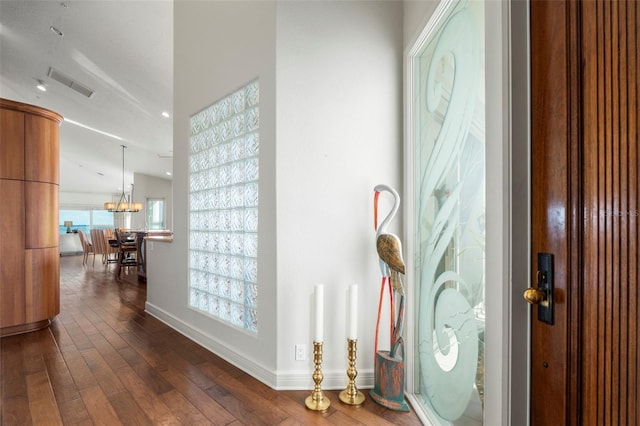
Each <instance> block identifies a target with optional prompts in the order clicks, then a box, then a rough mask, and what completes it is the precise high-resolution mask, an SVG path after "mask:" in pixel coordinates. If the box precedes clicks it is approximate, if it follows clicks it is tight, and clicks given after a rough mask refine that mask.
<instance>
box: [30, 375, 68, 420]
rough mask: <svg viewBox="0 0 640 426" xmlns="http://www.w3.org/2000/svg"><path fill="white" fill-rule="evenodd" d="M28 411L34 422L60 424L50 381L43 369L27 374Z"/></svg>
mask: <svg viewBox="0 0 640 426" xmlns="http://www.w3.org/2000/svg"><path fill="white" fill-rule="evenodd" d="M27 394H28V395H29V411H30V412H31V418H32V419H33V423H34V424H50V425H61V424H62V418H61V417H60V411H58V404H57V403H56V398H55V397H54V395H53V389H51V382H49V377H48V375H47V372H46V370H45V371H39V372H37V373H34V374H29V375H28V376H27Z"/></svg>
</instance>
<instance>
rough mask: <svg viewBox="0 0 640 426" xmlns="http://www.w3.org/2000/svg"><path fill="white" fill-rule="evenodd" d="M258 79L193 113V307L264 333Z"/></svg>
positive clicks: (191, 170)
mask: <svg viewBox="0 0 640 426" xmlns="http://www.w3.org/2000/svg"><path fill="white" fill-rule="evenodd" d="M259 100H260V87H259V82H258V81H257V80H255V81H252V82H250V83H249V84H247V85H246V86H244V87H242V88H241V89H239V90H237V91H235V92H234V93H231V94H230V95H229V96H226V97H225V98H223V99H220V100H219V101H217V102H216V103H214V104H213V105H210V106H209V107H207V108H205V109H204V110H202V111H200V112H198V113H196V114H195V115H193V116H191V122H190V137H189V142H190V144H189V145H190V152H189V215H190V217H189V219H190V220H189V306H190V307H191V308H193V309H197V310H199V311H202V312H205V313H207V314H209V315H212V316H214V317H216V318H218V319H220V320H223V321H226V322H228V323H230V324H233V325H234V326H236V327H240V328H242V329H245V330H248V331H251V332H255V333H257V331H258V316H257V307H258V177H259V161H258V160H259V145H260V144H259V139H260V137H259V132H258V130H259V125H260V120H259V117H260V114H259V108H258V107H259Z"/></svg>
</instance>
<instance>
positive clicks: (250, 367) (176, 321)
mask: <svg viewBox="0 0 640 426" xmlns="http://www.w3.org/2000/svg"><path fill="white" fill-rule="evenodd" d="M145 311H146V312H147V313H148V314H149V315H151V316H153V317H154V318H156V319H158V320H159V321H162V322H163V323H165V324H166V325H168V326H169V327H171V328H172V329H174V330H176V331H177V332H179V333H180V334H182V335H183V336H185V337H186V338H188V339H190V340H193V341H194V342H196V343H197V344H199V345H200V346H202V347H204V348H206V349H207V350H209V351H211V352H212V353H214V354H216V355H217V356H219V357H220V358H222V359H224V360H225V361H227V362H229V363H230V364H233V365H234V366H236V367H238V368H239V369H240V370H242V371H244V372H245V373H247V374H249V375H250V376H252V377H254V378H255V379H257V380H259V381H261V382H262V383H264V384H266V385H267V386H269V387H271V388H273V389H276V390H304V389H309V390H312V389H313V386H314V383H313V379H312V378H311V376H312V374H313V371H304V370H296V371H287V372H280V371H277V372H273V371H270V370H268V369H266V368H264V367H263V366H261V365H259V364H257V363H255V362H253V361H252V360H250V359H248V358H246V357H245V356H243V355H242V354H239V353H237V352H235V351H233V350H232V349H231V348H230V347H229V346H228V345H226V344H223V343H221V342H219V341H218V340H216V338H215V337H214V336H211V335H210V334H208V333H206V332H204V331H203V330H200V329H198V328H196V327H193V326H192V325H191V324H188V323H186V322H184V321H182V320H181V319H180V318H177V317H176V316H174V315H172V314H170V313H169V312H167V311H165V310H163V309H161V308H159V307H157V306H155V305H153V304H151V303H149V302H146V303H145ZM322 374H323V376H324V378H323V380H322V388H323V389H326V390H335V389H344V388H345V387H346V385H347V383H348V378H347V375H346V374H347V373H346V369H345V370H344V371H323V372H322ZM356 386H357V387H358V388H362V389H368V388H372V387H373V370H372V369H370V370H367V371H363V372H361V371H358V375H357V377H356Z"/></svg>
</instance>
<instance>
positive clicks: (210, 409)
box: [162, 368, 235, 425]
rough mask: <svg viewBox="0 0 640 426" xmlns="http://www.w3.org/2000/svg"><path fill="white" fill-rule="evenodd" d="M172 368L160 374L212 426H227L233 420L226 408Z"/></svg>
mask: <svg viewBox="0 0 640 426" xmlns="http://www.w3.org/2000/svg"><path fill="white" fill-rule="evenodd" d="M179 371H180V370H179V369H178V370H176V369H174V368H169V369H167V370H166V371H163V372H162V375H163V377H164V378H165V379H166V380H167V381H168V382H169V383H171V384H172V385H173V387H174V388H175V389H176V390H177V391H178V392H180V393H181V394H182V395H183V396H184V397H185V398H186V399H188V400H189V401H191V403H192V404H193V405H194V407H196V408H197V409H198V410H200V412H201V413H202V414H203V415H204V416H205V417H206V418H207V419H208V420H209V421H210V422H211V424H212V425H227V424H229V423H231V422H233V420H234V419H235V417H234V416H233V415H231V413H229V411H227V409H226V408H224V407H223V406H222V405H220V404H218V402H216V401H215V400H214V399H213V398H211V397H210V396H209V395H207V393H206V392H204V391H203V390H202V389H200V388H199V387H198V386H197V385H196V384H194V383H193V382H192V381H190V380H189V379H188V378H187V377H186V376H185V375H184V374H181V373H180V372H179Z"/></svg>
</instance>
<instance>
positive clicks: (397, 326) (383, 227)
mask: <svg viewBox="0 0 640 426" xmlns="http://www.w3.org/2000/svg"><path fill="white" fill-rule="evenodd" d="M374 191H375V195H374V199H373V200H374V201H373V212H374V227H375V229H376V249H377V251H378V257H379V263H380V272H381V273H382V283H381V287H380V301H379V303H378V319H377V323H376V337H375V352H377V351H378V332H379V326H380V314H381V311H382V299H383V296H384V288H385V282H387V281H388V282H389V299H390V304H391V327H390V328H391V330H390V340H391V341H390V354H391V356H392V357H393V356H395V352H396V350H397V348H398V346H399V345H401V344H402V337H401V336H402V325H403V323H404V321H403V317H404V285H403V283H402V276H401V275H400V274H402V275H404V274H405V265H404V260H403V258H402V243H401V241H400V238H398V236H397V235H395V234H392V233H390V232H388V231H387V226H388V225H389V222H391V220H392V219H393V218H394V216H395V215H396V213H397V212H398V209H399V207H400V196H399V195H398V192H397V191H396V190H395V189H393V188H392V187H390V186H388V185H384V184H379V185H376V186H375V188H374ZM382 191H387V192H389V193H391V195H393V207H392V208H391V211H390V212H389V213H388V214H387V216H386V217H385V218H384V219H383V221H382V222H381V223H380V226H378V198H379V197H380V193H381V192H382ZM394 290H395V292H397V294H398V295H400V309H399V312H398V321H397V323H396V322H395V321H394V318H393V317H394V315H395V301H394V299H395V297H394Z"/></svg>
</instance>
